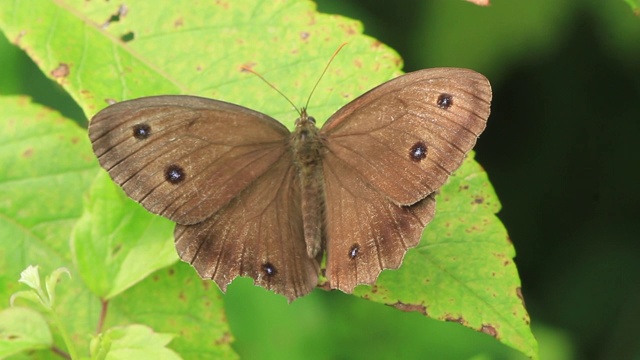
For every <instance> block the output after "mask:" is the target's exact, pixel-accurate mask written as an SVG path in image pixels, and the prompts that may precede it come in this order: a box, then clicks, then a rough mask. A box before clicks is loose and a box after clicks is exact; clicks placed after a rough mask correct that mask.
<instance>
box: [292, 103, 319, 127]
mask: <svg viewBox="0 0 640 360" xmlns="http://www.w3.org/2000/svg"><path fill="white" fill-rule="evenodd" d="M315 127H316V119H315V118H314V117H313V116H309V115H308V114H307V109H306V108H302V109H300V117H299V118H298V119H296V130H297V131H302V132H304V131H305V130H309V129H310V128H315Z"/></svg>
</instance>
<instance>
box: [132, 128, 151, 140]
mask: <svg viewBox="0 0 640 360" xmlns="http://www.w3.org/2000/svg"><path fill="white" fill-rule="evenodd" d="M149 136H151V126H149V125H147V124H136V125H135V126H134V127H133V137H134V138H136V139H138V140H144V139H146V138H148V137H149Z"/></svg>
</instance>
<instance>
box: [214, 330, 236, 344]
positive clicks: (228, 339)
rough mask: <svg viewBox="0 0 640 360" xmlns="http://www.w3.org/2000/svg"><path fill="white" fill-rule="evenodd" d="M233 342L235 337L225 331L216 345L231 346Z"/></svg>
mask: <svg viewBox="0 0 640 360" xmlns="http://www.w3.org/2000/svg"><path fill="white" fill-rule="evenodd" d="M232 340H233V337H232V336H231V333H230V332H228V331H225V332H224V334H222V336H221V337H219V338H218V339H216V345H226V344H229V343H230V342H231V341H232Z"/></svg>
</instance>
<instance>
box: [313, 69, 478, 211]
mask: <svg viewBox="0 0 640 360" xmlns="http://www.w3.org/2000/svg"><path fill="white" fill-rule="evenodd" d="M490 101H491V87H490V85H489V82H488V81H487V79H486V78H485V77H484V76H482V75H480V74H478V73H476V72H474V71H471V70H466V69H448V68H447V69H427V70H421V71H416V72H413V73H409V74H406V75H404V76H401V77H398V78H396V79H394V80H391V81H389V82H387V83H384V84H382V85H380V86H378V87H376V88H374V89H373V90H371V91H369V92H367V93H366V94H364V95H362V96H361V97H359V98H357V99H356V100H354V101H352V102H350V103H349V104H347V105H346V106H345V107H343V108H342V109H340V110H339V111H338V112H337V113H336V114H334V115H333V116H332V117H331V118H330V119H329V120H328V121H327V123H326V124H325V125H324V126H323V128H322V130H321V133H322V134H323V135H324V136H325V137H326V144H327V150H328V152H330V153H331V154H332V155H333V156H335V157H336V158H338V159H340V160H341V161H344V162H345V163H347V164H349V166H350V167H351V168H353V169H354V170H355V173H358V174H360V175H361V176H362V177H363V178H364V179H365V180H366V182H367V183H369V184H371V185H372V186H374V187H375V188H376V189H377V190H378V191H380V192H381V193H382V194H384V195H386V196H388V197H389V198H390V199H392V200H393V201H394V202H395V203H397V204H400V205H410V204H413V203H415V202H417V201H419V200H420V199H423V198H425V197H426V196H427V195H428V194H430V193H432V192H434V191H435V190H437V189H438V188H440V187H441V186H442V185H443V184H444V182H445V181H446V179H447V177H448V176H449V175H450V174H451V173H452V172H453V171H454V170H455V169H457V168H458V167H459V166H460V164H461V163H462V160H463V159H464V157H465V155H466V153H467V152H469V150H471V148H472V147H473V146H474V145H475V142H476V139H477V137H478V136H479V135H480V133H481V132H482V131H483V130H484V128H485V125H486V121H487V117H488V116H489V105H490Z"/></svg>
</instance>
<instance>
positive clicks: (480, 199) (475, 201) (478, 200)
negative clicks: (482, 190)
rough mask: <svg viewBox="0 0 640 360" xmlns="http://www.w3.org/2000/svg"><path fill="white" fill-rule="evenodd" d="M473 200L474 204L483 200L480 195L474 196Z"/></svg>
mask: <svg viewBox="0 0 640 360" xmlns="http://www.w3.org/2000/svg"><path fill="white" fill-rule="evenodd" d="M473 202H474V203H476V204H482V203H483V202H484V198H483V197H482V196H478V197H477V198H475V200H473Z"/></svg>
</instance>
